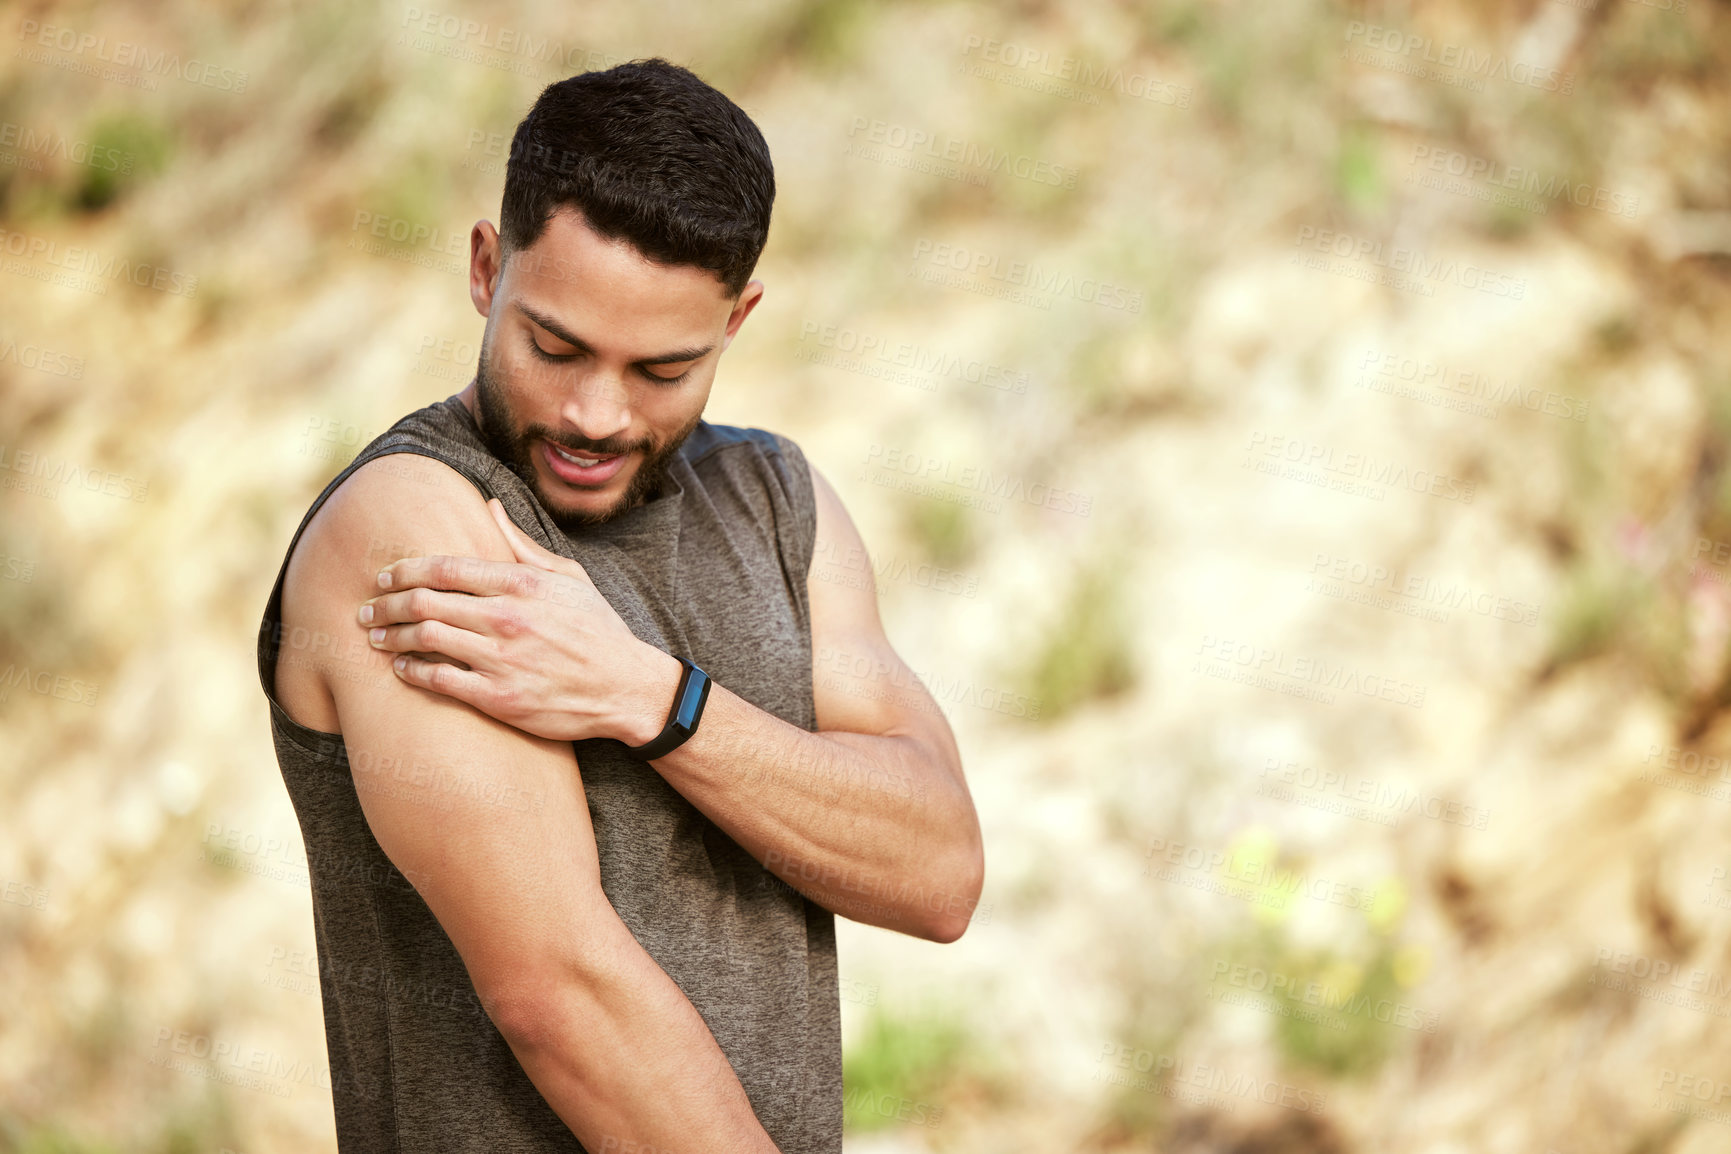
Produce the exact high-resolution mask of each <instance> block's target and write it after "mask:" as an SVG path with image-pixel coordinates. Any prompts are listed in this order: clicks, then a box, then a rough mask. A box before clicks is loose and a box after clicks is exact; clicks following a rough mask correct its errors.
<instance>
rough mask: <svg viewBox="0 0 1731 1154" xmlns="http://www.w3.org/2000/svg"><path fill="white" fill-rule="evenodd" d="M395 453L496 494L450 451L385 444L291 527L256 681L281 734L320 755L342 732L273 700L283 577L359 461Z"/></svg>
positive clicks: (334, 481) (346, 472) (336, 480)
mask: <svg viewBox="0 0 1731 1154" xmlns="http://www.w3.org/2000/svg"><path fill="white" fill-rule="evenodd" d="M398 453H414V454H415V455H417V456H421V457H430V458H432V459H433V460H435V461H437V462H439V463H440V464H441V465H445V466H446V467H448V468H450V469H451V470H453V471H455V472H456V473H457V474H458V475H459V476H461V477H462V478H463V479H464V480H466V481H468V482H469V483H470V484H471V485H473V486H475V488H476V489H478V490H480V492H481V495H482V496H483V497H492V496H495V495H496V494H495V493H494V492H493V490H492V487H491V486H490V485H488V484H487V482H486V481H485V480H484V479H482V478H480V477H478V476H476V475H475V473H474V471H473V470H472V469H469V468H467V467H465V466H464V465H463V464H462V463H460V462H459V461H457V460H456V459H455V458H454V457H453V456H452V455H451V454H448V453H446V452H444V451H442V450H439V449H435V448H432V447H430V446H427V445H416V444H408V445H386V446H383V447H381V448H379V449H378V450H377V451H376V452H371V453H363V454H362V455H361V456H359V457H356V458H355V459H354V460H353V461H350V462H349V463H348V465H347V466H345V467H344V469H343V471H342V472H341V473H338V474H337V475H336V476H335V477H332V478H331V480H330V483H329V484H327V485H326V486H325V488H324V491H323V492H321V493H320V494H319V495H318V498H317V499H316V500H314V501H313V503H312V506H311V507H310V508H308V509H307V511H306V516H304V517H302V518H301V523H300V526H299V527H298V528H297V529H295V532H294V536H293V537H291V538H290V539H289V545H288V549H287V550H285V551H284V553H283V558H282V565H281V566H280V567H278V569H277V574H276V583H275V584H274V585H272V586H271V591H270V600H269V601H267V602H265V617H264V621H263V623H262V624H264V625H265V626H266V627H267V628H268V629H269V630H270V631H271V633H272V634H274V638H273V641H272V654H271V658H270V667H269V668H268V669H267V668H266V667H265V656H264V648H265V646H264V643H263V641H262V640H261V642H260V644H259V654H258V679H259V685H260V686H261V687H262V688H263V689H264V696H265V700H266V701H267V702H268V703H269V705H270V713H271V716H272V717H274V718H278V719H280V720H281V721H282V731H283V733H284V735H285V736H286V737H287V738H288V739H289V740H290V741H292V742H294V743H295V744H296V745H298V746H300V747H301V748H302V749H304V750H306V751H307V752H309V753H314V754H319V755H321V756H322V755H324V754H326V753H328V752H329V750H330V745H331V743H332V742H333V741H341V740H342V736H343V735H342V734H340V733H328V732H326V731H325V730H322V729H314V728H313V727H312V726H310V725H302V724H301V723H300V722H298V721H296V720H295V719H294V718H292V717H290V716H289V713H288V710H286V709H284V708H283V706H282V702H280V701H278V700H277V696H276V667H277V658H278V656H279V655H280V652H281V649H282V591H283V581H284V579H285V578H287V576H288V566H289V561H290V560H291V559H292V558H293V557H294V553H295V549H297V548H298V547H299V546H300V543H301V537H302V535H303V534H305V533H306V530H307V526H308V525H310V524H312V521H313V517H315V516H316V515H317V514H318V511H319V510H320V509H322V508H324V504H325V502H326V501H328V500H329V499H330V498H331V495H332V494H334V493H335V492H336V491H337V490H338V489H340V488H342V487H343V485H344V484H345V483H346V482H347V481H348V479H349V478H350V477H352V476H353V475H354V474H355V471H356V470H358V469H359V468H360V467H361V466H362V465H365V464H367V463H368V462H370V461H376V460H378V459H379V458H380V457H389V456H394V455H396V454H398Z"/></svg>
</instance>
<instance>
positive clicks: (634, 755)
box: [259, 60, 984, 1154]
mask: <svg viewBox="0 0 1731 1154" xmlns="http://www.w3.org/2000/svg"><path fill="white" fill-rule="evenodd" d="M774 191H775V187H774V177H773V173H772V170H771V167H770V162H769V154H768V148H767V146H766V145H765V144H764V141H763V138H762V136H761V135H760V134H759V132H758V131H757V128H756V126H755V125H753V124H752V122H751V121H750V119H749V118H747V117H746V116H745V114H744V113H743V112H741V111H740V110H739V109H738V108H737V107H735V106H734V105H733V104H732V103H731V102H730V101H728V100H727V98H726V97H724V96H722V95H721V94H720V93H718V92H716V91H715V90H714V89H711V88H710V87H708V86H707V85H705V84H704V83H703V82H702V81H700V80H699V79H697V77H695V76H693V75H692V74H691V73H689V72H687V71H685V70H683V69H680V68H676V67H674V66H672V65H670V64H667V63H666V62H664V61H659V60H651V61H641V62H636V63H633V64H628V65H623V66H621V67H618V68H614V69H611V70H609V71H606V72H600V73H590V74H586V75H582V76H577V77H572V78H570V79H567V80H563V81H560V82H558V83H556V84H553V85H551V86H549V87H548V88H547V89H546V90H545V91H544V92H543V93H542V94H541V96H540V97H539V98H538V99H537V101H536V103H535V106H534V108H533V109H532V110H531V111H530V114H529V116H528V117H527V118H526V119H525V120H524V122H523V123H522V124H520V125H519V126H518V128H517V131H516V134H515V136H514V138H513V141H512V151H511V158H510V161H509V164H508V167H507V170H506V178H505V193H504V201H503V206H502V210H501V212H500V224H499V230H498V231H497V232H495V230H494V228H493V226H492V225H491V224H490V223H489V222H487V221H481V222H479V223H478V224H476V225H475V228H474V230H473V232H472V234H471V238H470V275H469V289H470V295H471V297H472V298H473V300H474V303H475V307H476V309H477V310H478V311H479V312H480V313H481V314H482V315H483V316H485V317H486V329H485V335H484V338H483V341H482V346H481V355H480V361H479V364H478V367H477V372H476V378H475V380H474V381H472V382H471V383H470V384H469V386H468V387H466V388H465V389H464V390H463V391H462V392H461V393H459V394H457V395H456V396H454V397H451V398H447V399H446V400H445V401H443V402H440V403H439V404H435V405H431V406H428V407H427V408H425V409H422V410H420V411H418V412H416V413H412V414H410V415H408V416H406V417H404V418H403V419H402V420H401V421H399V422H398V423H397V424H396V425H394V426H393V427H392V428H391V430H390V431H388V432H387V433H385V434H384V435H383V436H381V437H380V438H378V439H377V440H376V441H374V442H373V443H372V444H370V445H369V446H367V448H365V449H364V450H362V452H361V453H360V455H359V456H358V457H357V458H356V459H355V461H354V462H353V463H351V464H350V465H349V467H348V468H346V469H344V470H343V472H342V473H341V474H340V475H338V477H337V478H336V479H335V480H333V481H332V482H331V484H330V485H329V486H327V488H326V489H325V491H324V492H323V493H322V494H320V496H319V498H318V500H316V501H315V502H314V503H313V506H312V508H311V509H309V511H308V513H307V516H306V518H305V519H304V520H303V521H302V523H301V527H300V529H299V530H298V531H297V533H296V535H295V539H294V541H293V542H291V544H290V546H289V551H288V555H287V557H285V560H284V564H283V568H282V571H281V573H280V574H279V576H278V580H277V587H276V589H275V590H274V591H273V593H272V596H271V600H270V603H269V605H268V606H267V608H266V611H265V617H264V622H263V627H262V631H261V641H260V653H259V673H260V678H261V680H262V682H263V685H264V688H265V691H266V694H267V696H268V697H269V698H270V706H271V722H272V729H273V734H274V737H275V743H276V750H277V757H278V762H279V764H280V766H281V768H282V773H283V778H284V781H285V782H286V784H287V786H288V790H289V794H290V797H291V799H292V800H293V803H294V806H295V811H296V815H297V817H298V819H299V822H300V825H301V830H302V833H303V835H304V838H305V841H306V845H307V851H308V859H309V865H310V873H311V878H312V885H313V912H314V928H315V931H316V937H317V942H318V950H319V968H320V984H321V989H322V992H323V996H324V1011H325V1030H326V1040H327V1044H328V1047H329V1051H330V1062H331V1071H332V1076H331V1081H332V1089H333V1096H334V1099H335V1106H336V1116H337V1136H338V1143H339V1146H340V1147H341V1149H342V1150H343V1151H345V1154H350V1152H355V1151H375V1150H376V1151H386V1150H390V1151H417V1152H418V1151H435V1150H437V1151H445V1150H475V1151H482V1150H485V1151H489V1152H491V1151H544V1150H578V1149H587V1150H590V1151H609V1150H612V1151H625V1150H644V1151H648V1150H669V1149H672V1150H679V1151H690V1152H693V1154H696V1152H700V1151H768V1150H773V1149H779V1150H782V1151H785V1152H788V1154H793V1152H807V1151H838V1150H839V1149H840V1147H841V1133H840V1132H841V1084H840V1083H841V1074H840V1070H841V1060H840V1038H839V1029H838V1015H839V1006H838V995H837V983H836V959H835V933H834V918H833V915H834V914H841V915H843V916H845V917H852V918H855V919H857V920H860V921H865V922H870V923H872V924H875V925H879V926H885V927H888V928H891V929H895V930H899V931H902V932H905V933H909V934H914V935H917V936H919V937H923V938H926V939H929V940H932V941H938V942H947V941H952V940H954V939H955V938H957V937H959V936H960V935H961V933H962V932H963V930H964V929H965V928H966V925H967V920H968V915H969V913H970V912H971V911H972V909H973V907H974V904H975V903H976V902H977V900H978V897H979V891H980V885H981V879H982V873H983V869H984V864H983V856H982V850H981V838H980V832H979V827H978V822H977V819H976V817H975V814H974V810H973V804H972V801H971V799H970V797H969V794H968V790H967V786H966V783H965V781H964V779H963V776H962V770H961V764H960V758H959V754H958V752H957V749H956V745H955V741H954V738H953V736H952V735H951V733H950V730H949V727H948V726H947V724H946V723H945V722H944V720H943V717H942V714H941V713H940V712H939V710H938V709H937V707H936V705H935V703H934V702H933V701H932V699H931V698H930V696H929V695H928V694H927V693H926V692H925V691H924V689H923V688H922V687H920V686H919V683H918V681H917V680H916V679H914V678H913V677H912V676H911V675H910V674H909V673H908V671H907V668H906V666H905V665H904V664H903V663H902V662H901V660H900V658H898V657H897V656H896V654H895V652H894V650H893V649H892V648H891V647H890V645H889V642H888V641H887V640H886V639H885V637H884V634H883V629H882V626H881V624H880V622H879V619H878V613H877V605H876V597H875V593H874V592H873V591H872V589H871V585H870V582H869V581H868V582H863V583H859V584H863V585H865V588H864V589H863V590H862V589H860V588H858V587H857V585H856V584H855V583H842V582H833V581H823V580H814V579H812V576H811V573H810V569H811V561H812V555H813V551H814V543H815V541H817V540H819V539H821V540H823V541H825V542H834V543H835V545H836V548H838V549H840V550H844V551H857V552H854V553H853V555H855V556H858V557H862V558H863V557H864V550H863V547H862V546H861V545H860V542H859V535H858V533H857V531H856V530H855V528H854V526H853V524H852V522H851V521H850V520H849V518H848V515H847V512H846V511H845V509H844V508H843V507H842V504H841V502H840V500H839V499H838V498H837V496H836V494H835V491H834V490H833V489H832V488H831V486H830V485H829V483H828V482H827V481H826V480H825V479H824V478H823V477H822V476H821V475H820V474H818V472H817V471H816V470H815V469H811V468H810V467H809V466H808V465H807V463H806V462H805V459H804V457H803V455H802V454H801V453H800V451H799V448H798V447H797V446H796V445H795V444H794V443H793V442H791V441H789V440H787V439H786V438H785V437H782V436H779V435H777V434H773V433H769V432H765V431H763V430H759V429H740V428H731V427H727V426H719V425H711V424H709V423H707V422H705V421H703V420H702V411H703V407H704V403H705V402H706V400H707V398H708V395H709V389H710V385H711V383H712V381H713V380H714V376H715V370H716V363H717V360H718V358H719V357H720V355H721V353H722V351H723V350H724V349H725V348H726V347H727V346H728V344H729V343H731V341H732V340H733V338H734V337H735V336H736V335H737V334H738V331H739V328H740V325H741V324H743V323H744V321H745V318H746V317H747V316H748V315H749V314H750V313H751V311H752V309H753V308H754V307H755V306H756V304H757V302H758V301H759V300H761V299H762V296H763V285H762V284H761V282H758V281H756V280H751V279H750V277H751V272H752V270H753V268H754V267H755V264H756V261H757V257H758V254H759V253H760V252H761V250H762V247H763V244H764V241H765V239H766V237H767V235H768V227H769V215H770V206H771V203H772V202H773V199H774ZM867 571H868V572H869V569H868V570H867ZM820 665H821V669H822V672H823V676H822V677H818V676H815V673H816V672H817V671H818V667H819V666H820ZM705 674H707V676H708V678H709V679H710V681H709V690H708V693H707V696H705V695H704V694H703V693H702V692H701V691H700V690H701V686H702V683H703V681H704V675H705ZM579 1140H580V1142H581V1145H579Z"/></svg>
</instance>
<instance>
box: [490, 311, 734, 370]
mask: <svg viewBox="0 0 1731 1154" xmlns="http://www.w3.org/2000/svg"><path fill="white" fill-rule="evenodd" d="M517 308H518V310H519V311H520V312H521V313H522V314H523V315H524V316H526V317H528V318H529V319H530V320H532V321H534V322H535V323H536V324H538V325H540V326H541V327H542V328H544V329H546V330H547V331H548V332H550V333H552V334H553V335H554V336H556V337H558V338H559V339H560V340H562V341H564V342H565V343H566V344H568V345H575V346H577V348H578V349H579V350H580V351H582V352H585V353H591V354H593V353H594V352H595V350H594V349H593V348H591V347H590V346H589V342H588V341H586V340H584V339H583V338H582V337H580V336H578V335H577V334H575V333H572V332H568V331H567V330H566V328H565V326H564V325H562V324H560V323H559V322H558V321H556V320H554V319H553V318H552V317H550V316H548V315H547V314H546V313H544V312H541V311H540V310H539V309H534V308H530V307H529V306H528V305H526V304H524V303H523V302H522V301H518V302H517ZM713 348H715V346H714V345H713V344H708V345H704V346H703V347H702V348H691V349H675V350H674V351H673V352H671V353H662V354H661V355H660V356H657V357H640V358H639V359H637V360H635V361H632V362H631V363H632V364H634V365H677V364H681V363H683V362H685V361H695V360H697V359H698V358H699V357H704V356H708V355H709V352H710V350H712V349H713Z"/></svg>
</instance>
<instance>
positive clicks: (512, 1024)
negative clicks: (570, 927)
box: [476, 957, 618, 1065]
mask: <svg viewBox="0 0 1731 1154" xmlns="http://www.w3.org/2000/svg"><path fill="white" fill-rule="evenodd" d="M600 961H601V959H599V958H597V957H588V958H582V959H574V958H570V957H548V958H545V959H541V960H536V961H524V962H523V963H520V964H518V965H516V966H513V967H511V969H510V971H509V973H508V974H504V975H500V976H499V977H498V978H497V979H495V980H493V981H490V982H487V983H486V984H485V985H482V984H480V983H477V987H476V988H477V992H478V993H479V994H480V998H481V1006H482V1008H483V1009H485V1010H486V1012H487V1016H488V1017H489V1018H491V1019H492V1021H493V1025H494V1026H495V1027H497V1028H498V1031H499V1033H500V1034H501V1035H502V1036H503V1037H504V1039H505V1041H506V1042H507V1043H508V1044H509V1045H510V1047H511V1049H512V1051H513V1052H514V1053H516V1054H517V1056H518V1058H519V1060H521V1059H522V1058H524V1057H525V1056H531V1055H536V1056H542V1057H544V1058H553V1059H557V1060H560V1063H561V1064H562V1065H563V1064H568V1063H567V1062H566V1061H565V1059H569V1058H570V1057H571V1055H570V1054H569V1052H568V1051H569V1050H570V1046H571V1042H572V1039H574V1038H580V1037H585V1036H589V1035H592V1034H594V1033H595V1032H596V1030H597V1029H598V1028H604V1027H603V1024H602V1021H601V1016H602V1015H603V1014H604V1011H605V1007H606V1005H607V1003H608V994H607V988H608V987H609V986H610V985H612V984H614V983H615V979H616V978H617V977H618V975H613V974H609V973H608V972H607V971H606V969H605V967H603V966H601V965H600Z"/></svg>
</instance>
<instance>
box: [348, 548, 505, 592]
mask: <svg viewBox="0 0 1731 1154" xmlns="http://www.w3.org/2000/svg"><path fill="white" fill-rule="evenodd" d="M517 568H518V567H517V566H516V565H514V564H511V563H510V562H507V561H488V560H485V559H484V558H481V557H450V556H445V555H443V554H439V555H436V556H432V557H404V558H402V559H401V560H397V561H393V562H391V563H390V564H389V565H386V566H385V567H384V568H383V569H381V570H380V571H379V588H380V589H414V588H422V589H445V590H450V591H453V592H457V593H473V594H475V595H476V596H477V597H496V596H498V595H499V594H501V593H504V592H506V591H507V590H509V588H510V587H511V575H512V574H513V573H514V572H515V571H516V570H517Z"/></svg>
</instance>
